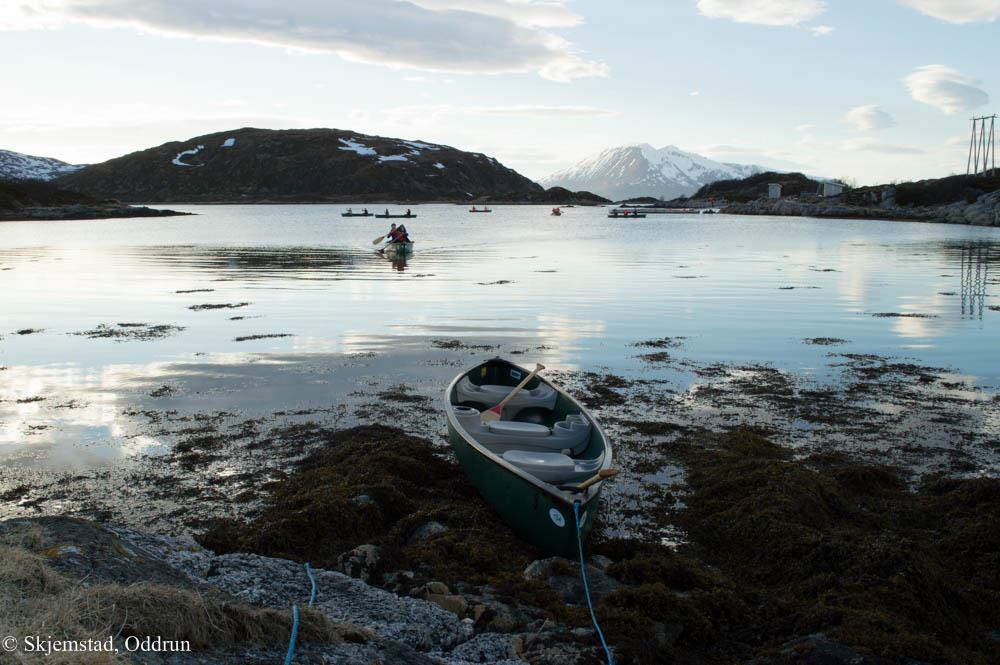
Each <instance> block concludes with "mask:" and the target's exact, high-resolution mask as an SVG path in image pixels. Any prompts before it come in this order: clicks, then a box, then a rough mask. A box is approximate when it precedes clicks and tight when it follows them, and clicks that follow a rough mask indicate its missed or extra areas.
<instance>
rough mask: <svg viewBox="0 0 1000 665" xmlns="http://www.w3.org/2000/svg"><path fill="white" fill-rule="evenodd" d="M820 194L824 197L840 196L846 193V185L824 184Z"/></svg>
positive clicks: (838, 183) (837, 183) (836, 183)
mask: <svg viewBox="0 0 1000 665" xmlns="http://www.w3.org/2000/svg"><path fill="white" fill-rule="evenodd" d="M820 193H821V194H822V195H823V196H826V197H831V196H840V195H841V194H843V193H844V184H843V183H840V182H824V183H823V184H822V186H821V187H820Z"/></svg>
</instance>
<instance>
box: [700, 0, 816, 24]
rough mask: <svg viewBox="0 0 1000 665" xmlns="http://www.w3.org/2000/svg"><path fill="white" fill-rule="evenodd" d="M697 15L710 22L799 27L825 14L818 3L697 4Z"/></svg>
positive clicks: (714, 0)
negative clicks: (710, 19)
mask: <svg viewBox="0 0 1000 665" xmlns="http://www.w3.org/2000/svg"><path fill="white" fill-rule="evenodd" d="M698 11H699V12H701V14H702V15H703V16H707V17H708V18H724V19H729V20H731V21H736V22H737V23H756V24H758V25H776V26H798V25H801V24H802V23H805V22H806V21H811V20H812V19H814V18H816V17H817V16H819V15H820V14H822V13H823V12H824V11H826V3H824V2H820V1H819V0H698Z"/></svg>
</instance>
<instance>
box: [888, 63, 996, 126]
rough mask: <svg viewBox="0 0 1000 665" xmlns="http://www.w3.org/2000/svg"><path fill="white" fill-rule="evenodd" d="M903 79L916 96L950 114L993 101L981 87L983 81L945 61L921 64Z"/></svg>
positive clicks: (921, 101) (912, 95) (912, 94)
mask: <svg viewBox="0 0 1000 665" xmlns="http://www.w3.org/2000/svg"><path fill="white" fill-rule="evenodd" d="M903 82H904V84H905V85H906V88H907V89H908V90H909V91H910V96H911V97H913V99H915V100H916V101H918V102H920V103H922V104H927V105H929V106H933V107H934V108H937V109H940V110H942V111H944V112H945V113H946V114H948V115H954V114H956V113H960V112H962V111H967V110H968V109H972V108H976V107H977V106H983V105H984V104H987V103H989V101H990V96H989V95H988V94H986V92H985V91H983V90H981V89H980V88H979V87H977V86H978V85H979V81H977V80H975V79H972V78H969V77H968V76H964V75H963V74H962V73H961V72H959V71H958V70H955V69H952V68H951V67H946V66H945V65H927V66H925V67H918V68H917V69H915V70H913V73H911V74H910V75H908V76H907V77H906V78H905V79H903Z"/></svg>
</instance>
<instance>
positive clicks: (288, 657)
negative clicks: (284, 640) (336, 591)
mask: <svg viewBox="0 0 1000 665" xmlns="http://www.w3.org/2000/svg"><path fill="white" fill-rule="evenodd" d="M306 575H308V576H309V583H310V584H311V585H312V590H310V592H309V607H312V606H313V603H315V602H316V576H315V575H313V571H312V567H311V566H310V565H309V564H308V563H307V564H306ZM298 636H299V606H298V605H292V637H291V639H289V640H288V652H287V653H285V665H292V658H294V657H295V640H296V638H298Z"/></svg>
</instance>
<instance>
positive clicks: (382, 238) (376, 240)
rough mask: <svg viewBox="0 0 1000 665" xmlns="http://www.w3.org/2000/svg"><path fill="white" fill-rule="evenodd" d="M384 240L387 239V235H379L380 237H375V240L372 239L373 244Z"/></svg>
mask: <svg viewBox="0 0 1000 665" xmlns="http://www.w3.org/2000/svg"><path fill="white" fill-rule="evenodd" d="M383 240H385V236H379V237H378V238H375V240H372V244H373V245H377V244H379V243H380V242H382V241H383Z"/></svg>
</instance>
